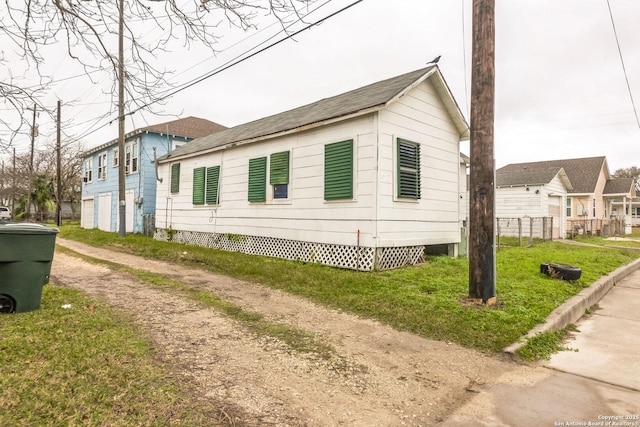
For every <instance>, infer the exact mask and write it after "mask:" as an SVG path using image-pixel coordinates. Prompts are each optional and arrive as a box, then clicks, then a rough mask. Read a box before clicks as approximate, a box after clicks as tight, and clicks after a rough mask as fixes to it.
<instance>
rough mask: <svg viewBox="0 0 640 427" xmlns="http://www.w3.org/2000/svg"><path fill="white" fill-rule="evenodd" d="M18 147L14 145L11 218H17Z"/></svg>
mask: <svg viewBox="0 0 640 427" xmlns="http://www.w3.org/2000/svg"><path fill="white" fill-rule="evenodd" d="M15 210H16V147H13V173H12V174H11V219H16V217H15V215H16V214H15Z"/></svg>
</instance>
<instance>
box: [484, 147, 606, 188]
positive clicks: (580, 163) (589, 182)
mask: <svg viewBox="0 0 640 427" xmlns="http://www.w3.org/2000/svg"><path fill="white" fill-rule="evenodd" d="M606 161H607V160H606V157H604V156H602V157H587V158H582V159H564V160H547V161H543V162H530V163H512V164H509V165H506V166H504V167H502V168H500V169H498V171H500V172H504V173H506V172H511V173H517V172H520V173H526V172H527V171H531V170H540V169H546V168H552V167H561V168H563V169H564V171H565V172H566V174H567V177H568V178H569V181H571V185H573V190H572V191H571V192H572V193H574V194H591V193H595V190H596V183H597V182H598V177H599V176H600V171H601V170H602V168H603V167H606ZM498 171H496V175H497V172H498ZM607 172H608V168H607Z"/></svg>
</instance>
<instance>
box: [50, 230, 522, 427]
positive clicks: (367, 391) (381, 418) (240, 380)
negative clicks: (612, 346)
mask: <svg viewBox="0 0 640 427" xmlns="http://www.w3.org/2000/svg"><path fill="white" fill-rule="evenodd" d="M57 243H58V244H60V245H62V246H65V247H68V248H70V249H73V250H75V251H78V252H80V253H83V254H86V255H89V256H92V257H96V258H100V259H104V260H108V261H112V262H115V263H119V264H124V265H127V266H131V267H134V268H137V269H142V270H148V271H153V272H156V273H161V274H163V275H165V276H166V277H170V278H175V279H177V280H180V281H182V282H185V283H188V284H190V285H192V286H195V287H199V288H202V289H206V290H207V291H209V292H211V293H213V294H215V295H217V296H218V297H220V298H222V299H224V300H227V301H230V302H232V303H234V304H236V305H238V306H241V307H242V308H244V309H245V310H249V311H254V312H257V313H260V314H262V315H263V316H265V317H266V318H267V319H269V320H272V321H276V322H280V323H284V324H289V325H293V326H295V327H297V328H300V329H303V330H305V331H307V332H310V333H313V334H316V335H317V336H319V337H321V339H323V340H326V341H327V342H329V343H330V344H331V345H332V346H333V347H334V349H335V351H336V353H337V354H336V357H334V358H332V359H331V360H329V361H328V360H324V359H320V358H318V357H314V356H313V355H309V354H305V353H297V352H294V351H292V350H290V349H289V347H287V346H286V345H284V344H283V343H281V342H280V341H279V340H277V339H275V338H265V337H258V336H256V335H255V334H253V333H251V332H249V331H248V330H247V329H246V328H244V327H243V326H242V325H241V324H239V323H237V322H236V321H234V320H232V319H230V318H229V317H227V316H225V315H224V314H222V313H221V312H219V311H216V310H215V309H211V308H206V307H204V306H203V305H201V304H198V303H196V302H193V301H189V300H187V299H183V298H181V297H179V296H176V294H175V293H173V292H171V291H168V290H163V289H160V288H158V287H155V286H153V285H150V284H146V283H143V282H141V281H139V280H137V279H135V278H133V277H131V276H130V275H128V274H125V273H120V272H115V271H112V270H110V269H108V268H107V267H104V266H100V265H95V264H92V263H88V262H85V261H83V260H81V259H79V258H77V257H73V256H70V255H67V254H64V253H61V252H60V251H58V252H56V254H55V256H54V260H53V266H52V282H54V283H57V284H61V285H64V286H69V287H73V288H78V289H81V290H83V291H85V292H87V293H88V294H89V295H91V296H92V297H95V298H97V299H98V300H101V301H104V302H105V303H107V304H109V305H111V306H114V307H117V308H118V309H120V310H123V311H124V312H126V313H128V314H129V315H131V316H133V318H134V319H135V320H136V321H137V322H138V323H139V324H140V325H141V327H142V328H143V330H144V331H146V334H147V338H148V339H150V340H151V341H152V342H153V343H154V346H155V348H156V349H157V352H158V353H159V355H160V357H161V358H162V360H163V361H164V362H165V363H166V364H167V366H169V367H170V369H173V371H174V372H175V373H176V375H178V376H179V377H180V378H182V380H183V381H188V382H189V383H190V385H191V387H190V388H192V389H194V390H197V394H198V395H197V396H194V399H204V400H208V401H210V402H211V404H212V406H215V407H216V408H217V410H218V411H219V412H220V413H221V414H224V415H225V417H223V418H226V420H225V419H223V420H222V421H226V422H227V423H229V424H234V425H256V426H257V425H279V426H325V425H349V426H397V425H407V426H428V425H435V424H439V423H441V422H442V420H443V419H445V418H446V417H447V416H448V415H449V414H451V413H452V412H453V411H454V410H455V409H456V408H458V407H460V406H462V405H463V404H464V403H465V402H466V401H467V400H468V399H470V398H471V397H473V396H474V395H476V394H477V393H483V390H484V389H485V388H486V387H487V386H488V385H489V384H491V383H492V382H493V381H494V380H495V379H496V378H497V377H498V376H500V375H501V374H502V373H504V372H507V371H510V370H511V369H513V367H514V365H513V363H512V362H509V361H507V360H505V359H502V358H500V357H497V356H496V357H494V356H487V355H485V354H482V353H480V352H477V351H474V350H469V349H466V348H463V347H460V346H457V345H454V344H450V343H445V342H439V341H432V340H427V339H424V338H420V337H418V336H415V335H412V334H409V333H406V332H399V331H396V330H394V329H392V328H390V327H388V326H385V325H382V324H380V323H378V322H375V321H371V320H367V319H361V318H358V317H355V316H352V315H349V314H345V313H342V312H339V311H336V310H331V309H327V308H325V307H322V306H319V305H316V304H313V303H311V302H309V301H307V300H304V299H302V298H298V297H296V296H292V295H289V294H286V293H284V292H281V291H277V290H273V289H269V288H266V287H263V286H259V285H256V284H253V283H247V282H243V281H239V280H236V279H232V278H229V277H225V276H221V275H216V274H213V273H209V272H205V271H201V270H197V269H192V268H185V267H181V266H177V265H173V264H169V263H164V262H159V261H155V260H150V259H143V258H139V257H135V256H131V255H127V254H122V253H118V252H112V251H108V250H104V249H100V248H93V247H89V246H86V245H83V244H80V243H77V242H73V241H69V240H65V239H57Z"/></svg>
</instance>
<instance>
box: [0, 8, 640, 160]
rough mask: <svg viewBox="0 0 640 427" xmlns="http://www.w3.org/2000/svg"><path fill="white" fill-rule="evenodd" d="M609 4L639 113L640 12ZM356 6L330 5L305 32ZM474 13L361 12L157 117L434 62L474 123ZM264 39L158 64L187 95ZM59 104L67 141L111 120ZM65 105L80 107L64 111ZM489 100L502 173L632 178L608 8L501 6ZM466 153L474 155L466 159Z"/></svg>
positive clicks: (62, 66)
mask: <svg viewBox="0 0 640 427" xmlns="http://www.w3.org/2000/svg"><path fill="white" fill-rule="evenodd" d="M609 1H610V4H611V8H612V11H613V15H614V20H615V24H616V28H617V30H618V37H619V39H620V45H621V50H622V55H623V59H624V61H625V66H626V70H627V74H628V77H629V84H630V86H631V90H632V93H633V95H634V99H635V101H636V104H637V105H638V107H639V108H640V26H639V25H638V18H639V17H640V1H637V0H609ZM351 2H352V0H333V1H332V2H331V3H330V4H329V5H328V6H325V7H323V8H322V9H320V10H321V11H320V12H318V13H316V14H313V15H312V16H311V17H309V19H308V21H315V20H317V19H319V18H321V17H323V16H325V15H327V14H329V13H330V12H331V11H333V10H337V9H339V8H341V7H343V6H345V5H347V4H350V3H351ZM471 7H472V6H471V0H395V1H389V0H364V1H363V2H362V3H360V4H358V5H356V6H354V7H353V8H351V9H349V10H348V11H346V12H344V13H342V14H340V15H338V16H336V17H334V18H332V19H330V20H329V21H327V22H324V23H323V24H322V25H320V26H318V27H314V28H312V29H311V30H309V31H305V32H303V33H301V34H299V35H298V36H296V38H295V39H296V41H291V40H289V41H286V42H284V43H282V44H280V45H278V46H276V47H274V48H272V49H269V50H267V51H265V52H263V53H261V54H259V55H258V56H255V57H253V58H251V59H249V60H247V61H245V62H243V63H242V64H240V65H237V66H234V67H232V68H230V69H228V70H226V71H224V72H222V73H220V74H218V75H216V76H214V77H211V78H210V79H208V80H205V81H204V82H202V83H200V84H198V85H196V86H194V87H192V88H190V89H187V90H185V91H184V92H181V93H180V94H178V95H175V96H174V97H172V98H171V99H169V100H168V102H167V103H166V104H165V105H164V106H163V107H162V108H161V109H162V110H164V111H165V113H166V114H172V115H177V116H179V117H186V116H197V117H202V118H206V119H209V120H212V121H215V122H218V123H220V124H223V125H225V126H229V127H230V126H234V125H238V124H241V123H244V122H247V121H251V120H254V119H258V118H261V117H265V116H268V115H271V114H274V113H278V112H281V111H284V110H287V109H291V108H295V107H297V106H301V105H304V104H306V103H309V102H313V101H317V100H319V99H321V98H325V97H328V96H333V95H337V94H339V93H342V92H345V91H348V90H351V89H355V88H357V87H360V86H363V85H365V84H369V83H373V82H376V81H379V80H382V79H385V78H388V77H393V76H396V75H399V74H402V73H405V72H409V71H413V70H415V69H418V68H421V67H423V66H425V64H426V63H427V62H428V61H429V60H431V59H432V58H433V57H435V56H437V55H442V59H441V60H440V63H439V66H440V68H441V70H442V72H443V74H444V77H445V79H446V80H447V83H448V84H449V86H450V88H451V90H452V92H453V94H454V96H455V98H456V100H457V101H458V104H459V105H460V107H461V108H462V110H463V113H464V114H465V116H466V117H467V118H468V104H469V101H468V98H469V95H468V94H469V91H470V73H471V69H470V63H471V31H472V29H471V12H472V10H471ZM463 15H464V25H463ZM277 28H278V27H277V26H274V27H272V29H277ZM298 28H299V27H298ZM269 34H270V33H269V30H265V31H263V32H260V33H258V34H256V35H254V36H253V37H251V38H248V39H246V40H245V41H244V42H241V43H240V44H238V45H235V46H233V45H234V43H236V42H237V41H239V40H242V39H245V38H246V37H248V36H249V35H251V33H247V34H240V32H239V31H237V30H233V29H230V28H229V27H227V26H225V25H221V26H220V27H219V35H220V36H223V38H222V40H221V41H220V44H219V46H218V48H219V49H220V50H223V49H225V48H226V47H229V46H231V47H229V48H228V49H227V50H225V51H224V52H222V53H220V54H218V55H217V56H216V57H212V55H211V54H210V53H209V52H206V51H204V50H203V49H198V48H195V47H192V49H191V50H189V51H185V49H184V48H183V47H182V45H178V46H176V49H175V51H174V52H171V53H169V54H167V55H166V57H163V58H160V60H161V61H162V63H163V64H164V66H166V68H168V69H173V70H175V71H176V75H175V77H174V79H175V81H177V82H179V83H182V82H185V81H187V80H189V79H191V78H193V77H195V76H199V75H202V74H205V73H206V72H208V71H210V70H213V69H215V68H216V67H218V66H220V65H221V64H223V63H225V62H226V61H227V60H228V59H230V58H233V57H235V56H236V55H238V54H239V53H241V52H242V51H244V50H246V49H249V48H251V47H253V46H254V45H256V44H258V43H259V42H260V41H262V40H264V39H266V38H267V37H268V35H269ZM465 57H466V60H465ZM207 58H209V59H207ZM46 64H47V68H48V69H49V70H50V72H51V73H52V74H54V75H55V76H56V78H64V77H68V76H73V75H76V74H78V68H77V67H75V66H73V64H72V61H71V60H70V59H67V58H65V57H64V55H59V54H58V55H57V56H55V57H53V58H52V59H48V60H47V63H46ZM4 71H5V70H0V72H4ZM1 78H5V77H4V76H0V79H1ZM107 87H108V86H107ZM58 97H59V98H60V99H62V101H63V104H64V105H63V120H65V119H69V118H70V117H72V118H73V120H74V123H75V124H77V125H76V126H73V127H69V128H66V129H65V132H66V133H67V134H70V135H80V134H82V133H84V132H86V131H87V130H88V129H91V122H90V121H91V119H94V118H97V117H99V116H100V115H102V113H103V112H104V111H105V109H108V108H109V104H108V101H109V97H108V96H105V95H102V94H101V90H100V88H99V87H98V86H94V85H92V84H90V83H89V82H88V80H87V79H86V78H75V79H71V80H66V81H63V82H62V83H60V84H58V85H56V86H55V88H54V91H53V92H52V93H51V94H50V96H49V97H47V99H45V100H43V102H45V103H47V104H48V105H49V104H50V105H51V106H54V105H55V103H56V100H57V99H58ZM67 98H69V99H67ZM72 98H76V104H78V105H77V106H70V105H68V104H67V103H68V102H69V101H70V100H71V99H72ZM495 102H496V120H495V157H496V166H497V167H501V166H504V165H505V164H508V163H519V162H528V161H538V160H551V159H561V158H574V157H591V156H606V157H607V159H608V161H609V167H610V170H611V172H614V171H615V170H616V169H618V168H623V167H630V166H634V165H635V166H640V129H638V125H637V124H636V119H635V116H634V112H633V107H632V104H631V100H630V96H629V92H628V90H627V84H626V81H625V76H624V73H623V68H622V65H621V61H620V57H619V54H618V48H617V46H616V42H615V36H614V32H613V28H612V24H611V19H610V17H609V11H608V9H607V1H606V0H562V1H558V0H496V98H495ZM87 104H91V105H87ZM3 108H5V107H3V106H1V105H0V109H3ZM111 118H112V119H113V118H115V114H114V115H112V116H111ZM175 118H176V117H175V116H153V115H150V114H141V113H137V114H135V115H134V116H133V122H131V121H128V122H127V132H129V131H132V130H134V129H135V128H139V127H143V126H146V125H148V124H155V123H161V122H164V121H169V120H173V119H175ZM107 121H108V120H103V121H101V122H99V125H102V124H104V123H105V122H107ZM38 122H39V125H40V132H41V136H40V137H38V138H37V140H36V146H37V147H40V146H42V145H43V144H44V143H45V141H48V140H54V139H55V129H54V124H53V122H51V121H50V120H49V119H48V118H47V117H44V115H42V116H40V118H39V120H38ZM96 127H97V126H96ZM116 137H117V125H116V124H115V122H114V124H112V125H109V126H105V127H104V128H103V129H101V130H99V131H97V132H95V133H93V134H91V135H90V136H88V137H87V138H85V139H84V143H85V146H86V148H90V147H93V146H96V145H99V144H102V143H104V142H107V141H109V140H112V139H114V138H116ZM63 143H64V141H63ZM16 147H17V152H18V153H21V152H27V151H28V150H29V139H28V137H24V138H21V139H19V140H18V141H16ZM462 151H464V152H466V153H468V147H467V146H463V147H462ZM0 154H1V153H0ZM5 157H6V155H5Z"/></svg>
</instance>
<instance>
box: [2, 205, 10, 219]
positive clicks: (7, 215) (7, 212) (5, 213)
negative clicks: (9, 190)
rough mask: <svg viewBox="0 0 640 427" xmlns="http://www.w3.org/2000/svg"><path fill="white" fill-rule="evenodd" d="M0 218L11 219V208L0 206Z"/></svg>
mask: <svg viewBox="0 0 640 427" xmlns="http://www.w3.org/2000/svg"><path fill="white" fill-rule="evenodd" d="M0 219H11V209H9V208H8V207H6V206H0Z"/></svg>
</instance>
